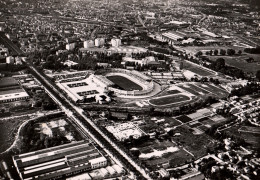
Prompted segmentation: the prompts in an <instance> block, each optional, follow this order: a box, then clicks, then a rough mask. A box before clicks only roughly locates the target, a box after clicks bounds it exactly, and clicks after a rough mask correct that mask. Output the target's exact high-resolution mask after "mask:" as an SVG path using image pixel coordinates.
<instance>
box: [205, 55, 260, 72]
mask: <svg viewBox="0 0 260 180" xmlns="http://www.w3.org/2000/svg"><path fill="white" fill-rule="evenodd" d="M208 57H209V58H210V60H212V61H216V60H217V59H218V58H223V59H225V63H226V64H227V65H229V66H234V67H237V68H239V69H242V70H243V71H245V72H249V73H256V72H257V70H259V69H260V64H258V63H259V62H260V55H259V54H242V55H241V56H208ZM249 57H252V58H254V60H255V61H256V62H253V63H248V62H246V61H245V60H246V59H248V58H249Z"/></svg>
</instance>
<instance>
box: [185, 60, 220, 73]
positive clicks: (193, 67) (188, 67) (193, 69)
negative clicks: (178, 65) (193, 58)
mask: <svg viewBox="0 0 260 180" xmlns="http://www.w3.org/2000/svg"><path fill="white" fill-rule="evenodd" d="M183 69H186V70H189V71H191V72H194V73H196V74H198V75H200V76H213V75H215V73H214V72H211V71H210V70H206V69H204V68H203V67H200V66H198V65H194V64H192V63H190V62H188V61H183Z"/></svg>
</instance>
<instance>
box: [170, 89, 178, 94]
mask: <svg viewBox="0 0 260 180" xmlns="http://www.w3.org/2000/svg"><path fill="white" fill-rule="evenodd" d="M178 93H181V92H180V91H179V90H177V89H173V90H169V91H167V94H178Z"/></svg>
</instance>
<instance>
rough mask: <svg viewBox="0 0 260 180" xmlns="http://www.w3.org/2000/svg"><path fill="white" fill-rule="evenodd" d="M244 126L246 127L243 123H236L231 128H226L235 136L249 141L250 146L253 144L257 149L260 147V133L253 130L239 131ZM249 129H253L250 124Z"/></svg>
mask: <svg viewBox="0 0 260 180" xmlns="http://www.w3.org/2000/svg"><path fill="white" fill-rule="evenodd" d="M242 127H244V125H243V124H242V125H236V126H233V127H231V128H229V129H226V130H225V131H228V132H230V133H231V134H233V135H234V136H238V137H241V138H243V139H244V140H245V142H247V143H248V144H249V146H252V147H253V148H255V149H259V148H260V144H259V139H260V134H257V133H252V132H241V131H238V130H239V129H241V128H242ZM252 128H253V129H254V128H255V127H253V126H252ZM247 129H251V128H250V126H247Z"/></svg>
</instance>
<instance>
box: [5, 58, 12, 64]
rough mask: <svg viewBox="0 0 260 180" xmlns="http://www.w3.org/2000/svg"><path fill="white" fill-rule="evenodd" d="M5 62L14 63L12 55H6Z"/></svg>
mask: <svg viewBox="0 0 260 180" xmlns="http://www.w3.org/2000/svg"><path fill="white" fill-rule="evenodd" d="M6 64H14V57H12V56H8V57H6Z"/></svg>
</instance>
